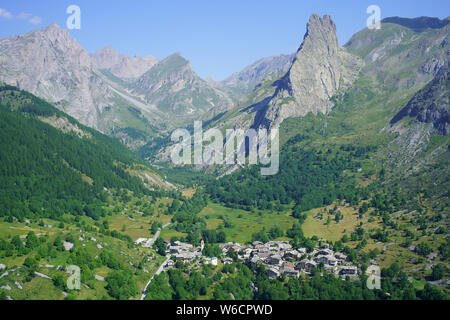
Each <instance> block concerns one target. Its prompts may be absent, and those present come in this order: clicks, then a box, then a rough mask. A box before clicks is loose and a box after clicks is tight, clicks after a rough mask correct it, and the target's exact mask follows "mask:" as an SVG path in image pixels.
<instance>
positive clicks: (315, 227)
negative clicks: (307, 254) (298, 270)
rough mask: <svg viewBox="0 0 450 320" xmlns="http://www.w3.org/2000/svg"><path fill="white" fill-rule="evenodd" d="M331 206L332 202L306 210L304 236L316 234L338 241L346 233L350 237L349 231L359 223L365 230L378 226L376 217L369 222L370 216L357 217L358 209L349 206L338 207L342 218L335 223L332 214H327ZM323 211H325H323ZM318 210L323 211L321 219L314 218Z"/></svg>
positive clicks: (319, 236) (332, 206)
mask: <svg viewBox="0 0 450 320" xmlns="http://www.w3.org/2000/svg"><path fill="white" fill-rule="evenodd" d="M333 208H334V204H332V205H330V206H327V207H323V208H318V209H313V210H310V211H308V212H307V216H308V218H307V219H306V221H305V223H304V224H303V226H302V227H303V232H304V234H305V236H306V237H312V236H317V237H318V238H321V239H325V240H330V241H338V240H340V239H341V238H342V236H343V235H344V234H346V233H347V235H348V236H349V237H350V232H352V231H354V230H355V229H356V228H358V227H359V226H360V224H361V223H362V227H363V228H364V229H365V230H366V231H367V230H371V229H374V228H377V227H379V223H378V222H377V220H379V218H378V217H374V219H375V221H374V222H371V223H369V222H368V220H369V218H370V217H371V216H370V215H369V214H365V215H364V217H363V218H362V219H359V214H358V210H356V209H354V208H352V207H349V206H341V207H339V208H340V210H341V213H342V214H343V216H344V218H343V219H342V220H341V221H340V222H339V223H336V221H335V220H334V218H335V217H334V215H329V214H328V211H329V210H330V209H333ZM323 211H326V212H325V213H324V212H323ZM320 212H322V213H323V219H318V218H316V216H317V215H318V214H319V213H320ZM328 216H330V218H331V222H330V224H329V225H327V224H326V222H327V219H328Z"/></svg>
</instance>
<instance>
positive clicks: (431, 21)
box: [381, 17, 450, 32]
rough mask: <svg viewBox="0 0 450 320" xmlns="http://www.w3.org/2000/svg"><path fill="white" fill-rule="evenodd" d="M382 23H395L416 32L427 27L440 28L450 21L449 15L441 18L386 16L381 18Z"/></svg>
mask: <svg viewBox="0 0 450 320" xmlns="http://www.w3.org/2000/svg"><path fill="white" fill-rule="evenodd" d="M381 22H382V23H395V24H399V25H401V26H404V27H407V28H410V29H411V30H414V31H416V32H421V31H424V30H426V29H428V28H431V29H440V28H443V27H445V26H446V25H448V24H449V23H450V17H449V18H445V19H443V20H441V19H439V18H434V17H418V18H401V17H388V18H384V19H383V20H381Z"/></svg>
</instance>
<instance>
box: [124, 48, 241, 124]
mask: <svg viewBox="0 0 450 320" xmlns="http://www.w3.org/2000/svg"><path fill="white" fill-rule="evenodd" d="M130 89H131V90H132V92H133V93H134V94H136V95H138V96H142V97H143V99H145V101H146V103H147V104H150V105H154V106H156V107H157V108H158V109H159V110H160V111H162V112H163V113H165V114H166V115H168V116H169V119H168V121H169V122H170V123H171V124H175V125H179V124H184V125H189V124H191V123H189V122H190V121H193V119H198V118H201V117H202V115H203V114H204V113H205V112H206V111H208V110H210V109H213V108H214V109H216V110H228V109H230V108H231V107H232V101H231V100H230V99H229V98H228V97H227V95H226V94H225V93H223V92H222V91H220V90H218V89H216V88H214V87H213V86H211V85H210V84H209V83H208V82H206V81H205V80H203V79H201V78H200V77H199V76H198V75H197V74H196V73H195V72H194V71H193V70H192V66H191V63H190V62H189V61H188V60H186V59H184V58H183V57H182V56H181V55H180V54H173V55H171V56H169V57H167V58H166V59H164V60H162V61H160V62H159V63H158V64H156V65H155V66H154V67H152V68H151V69H150V70H148V71H147V72H146V73H144V74H143V75H142V76H141V77H140V78H139V79H137V80H136V82H134V83H133V84H132V85H130Z"/></svg>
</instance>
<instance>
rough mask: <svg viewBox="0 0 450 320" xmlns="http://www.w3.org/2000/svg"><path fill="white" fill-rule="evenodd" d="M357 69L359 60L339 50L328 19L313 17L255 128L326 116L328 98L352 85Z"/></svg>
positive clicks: (325, 17)
mask: <svg viewBox="0 0 450 320" xmlns="http://www.w3.org/2000/svg"><path fill="white" fill-rule="evenodd" d="M360 66H361V62H360V60H359V59H358V58H356V57H355V56H353V55H351V54H348V53H347V52H345V51H344V50H343V49H342V48H340V47H339V44H338V40H337V34H336V25H335V24H334V22H333V21H332V20H331V17H330V16H328V15H325V16H324V17H323V18H320V17H319V16H318V15H312V16H311V18H310V20H309V22H308V25H307V31H306V34H305V37H304V40H303V43H302V45H301V46H300V48H299V50H298V51H297V54H296V56H295V59H294V61H293V63H292V65H291V67H290V69H289V71H288V72H287V74H286V75H285V76H284V77H283V78H282V79H281V81H279V83H278V85H277V89H276V91H275V94H274V96H273V98H272V99H271V101H270V102H269V103H268V105H267V108H266V109H265V110H264V111H263V113H262V114H261V115H260V116H259V117H258V118H257V119H256V123H255V125H256V126H265V127H273V126H275V127H276V126H278V125H279V124H280V123H281V122H282V121H283V120H284V119H286V118H288V117H299V116H305V115H306V114H307V113H309V112H312V113H314V114H316V113H318V112H320V113H327V112H328V111H329V110H330V109H331V107H332V103H330V98H331V97H332V96H333V95H334V93H336V92H337V91H338V90H340V89H345V88H348V87H349V86H350V85H351V84H352V82H353V81H354V80H355V79H356V76H357V75H358V72H359V69H360Z"/></svg>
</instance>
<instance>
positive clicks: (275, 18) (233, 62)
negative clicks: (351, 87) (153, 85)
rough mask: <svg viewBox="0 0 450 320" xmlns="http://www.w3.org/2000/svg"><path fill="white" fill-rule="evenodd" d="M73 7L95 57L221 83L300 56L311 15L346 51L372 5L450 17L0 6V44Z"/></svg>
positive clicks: (222, 5) (180, 2)
mask: <svg viewBox="0 0 450 320" xmlns="http://www.w3.org/2000/svg"><path fill="white" fill-rule="evenodd" d="M72 4H75V5H78V6H79V7H80V8H81V30H71V31H70V33H71V34H72V36H73V37H75V38H76V39H77V40H78V42H79V43H80V44H81V45H82V46H83V47H84V48H85V49H86V50H88V51H89V52H95V51H96V50H99V49H101V48H103V47H104V46H106V45H111V46H113V47H114V48H115V49H116V50H117V51H118V52H120V53H125V54H129V55H134V54H135V53H137V54H139V55H142V56H143V55H147V54H151V55H153V56H155V57H157V58H160V59H161V58H164V57H166V56H168V55H170V54H172V53H174V52H181V53H182V55H183V56H184V57H186V58H187V59H189V60H190V61H191V62H192V65H193V67H194V70H195V71H196V72H197V73H198V74H199V75H200V76H202V77H208V76H211V77H213V78H214V79H216V80H222V79H224V78H225V77H227V76H229V75H230V74H231V73H233V72H236V71H239V70H241V69H242V68H244V67H245V66H247V65H248V64H250V63H253V62H254V61H256V60H258V59H260V58H262V57H266V56H271V55H275V54H280V53H293V52H295V51H296V50H297V48H298V47H299V45H300V44H301V41H302V39H303V35H304V33H305V27H306V23H307V21H308V18H309V16H310V15H311V14H312V13H318V14H320V15H323V14H325V13H328V14H330V15H331V16H332V18H333V20H334V21H335V23H336V25H337V29H338V36H339V42H340V43H341V44H344V43H345V42H346V41H347V40H348V39H349V38H350V37H351V35H352V34H354V33H356V32H358V31H359V30H361V29H363V28H364V27H365V25H366V20H367V18H368V14H366V9H367V7H368V6H369V5H372V4H375V5H378V6H379V7H380V8H381V17H382V18H385V17H389V16H401V17H417V16H434V17H439V18H441V19H442V18H445V17H447V16H449V15H450V1H448V0H442V1H441V0H428V1H423V0H421V1H415V0H395V1H392V0H389V1H385V0H382V1H381V0H369V1H366V0H342V1H335V0H310V1H301V0H278V1H274V0H272V1H266V0H240V1H235V0H228V1H217V0H209V1H204V0H164V1H153V0H127V1H120V0H114V1H106V0H78V1H76V0H70V1H66V0H39V1H36V0H14V1H11V0H8V1H6V0H0V38H5V37H8V36H12V35H16V34H23V33H26V32H28V31H31V30H33V29H36V28H43V27H45V26H47V25H49V24H50V23H52V22H54V21H56V22H57V23H58V24H59V25H60V26H61V27H63V28H66V20H67V17H68V14H67V13H66V8H67V7H68V6H69V5H72Z"/></svg>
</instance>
